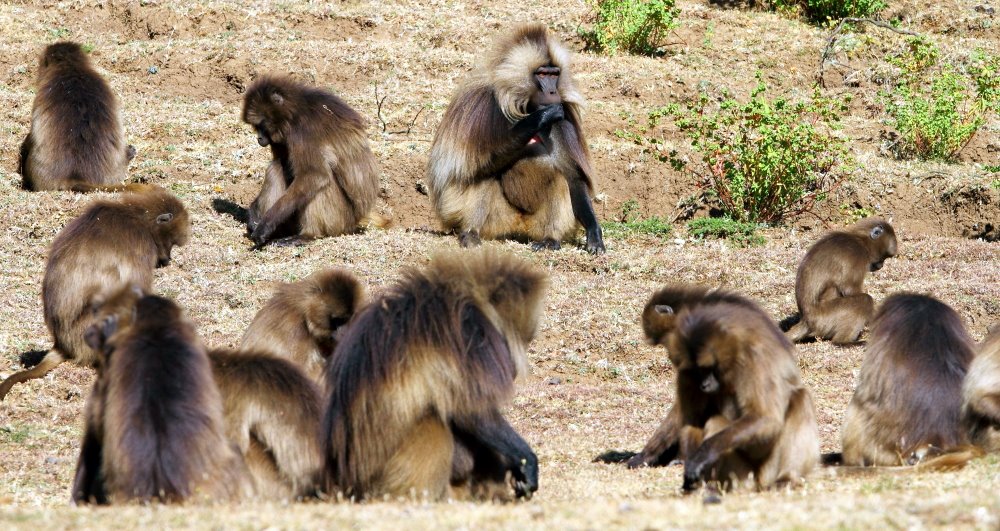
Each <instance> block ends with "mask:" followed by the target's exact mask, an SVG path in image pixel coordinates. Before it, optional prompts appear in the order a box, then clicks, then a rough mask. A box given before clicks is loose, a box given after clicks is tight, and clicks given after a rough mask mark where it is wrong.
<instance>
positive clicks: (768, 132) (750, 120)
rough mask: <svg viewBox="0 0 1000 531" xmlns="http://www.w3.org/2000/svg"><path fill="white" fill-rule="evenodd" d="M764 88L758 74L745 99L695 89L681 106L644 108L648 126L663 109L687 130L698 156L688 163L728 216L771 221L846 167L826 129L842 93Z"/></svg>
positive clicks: (794, 210) (841, 105)
mask: <svg viewBox="0 0 1000 531" xmlns="http://www.w3.org/2000/svg"><path fill="white" fill-rule="evenodd" d="M766 90H767V86H766V85H765V84H764V83H763V81H761V80H760V75H759V74H758V76H757V87H756V88H755V89H754V90H753V92H751V94H750V101H748V102H747V103H740V102H738V101H736V100H735V99H733V98H731V97H730V96H729V94H728V93H727V92H723V95H722V99H721V102H720V103H718V104H716V98H712V97H710V96H709V94H708V93H707V92H706V91H702V92H701V93H700V95H699V97H698V98H697V99H696V100H695V101H693V102H688V103H686V104H685V106H684V108H683V109H682V108H681V107H680V106H679V105H668V106H666V107H664V108H662V109H659V110H656V111H653V113H651V114H650V127H654V126H655V125H656V124H657V122H658V121H659V120H660V119H661V118H662V117H664V116H670V117H672V118H673V119H674V123H675V124H676V125H677V127H678V128H679V129H680V130H681V131H683V132H685V133H686V134H687V136H688V138H689V139H690V140H691V146H692V148H693V149H694V150H695V151H696V152H698V153H699V154H700V159H701V160H700V163H699V164H696V165H695V167H694V169H691V170H690V171H691V172H692V173H694V174H695V175H696V176H698V177H699V178H700V179H701V180H702V183H703V185H704V186H706V187H707V188H708V191H709V192H710V193H711V194H712V195H714V196H715V198H716V199H717V200H718V202H719V203H720V208H721V209H722V211H723V213H724V214H725V215H727V216H729V217H730V218H732V219H734V220H736V221H748V222H752V223H774V222H778V221H780V220H781V219H783V218H785V217H787V216H792V215H797V214H801V213H803V212H807V211H810V210H811V209H812V207H813V205H814V203H815V202H816V201H817V200H823V199H825V198H826V195H827V193H828V192H829V191H830V190H831V189H833V187H835V186H837V185H839V183H840V182H841V181H842V180H843V178H844V176H845V174H846V171H847V168H846V160H847V154H846V148H845V147H844V141H843V140H841V139H840V138H838V137H836V136H833V135H832V134H831V129H833V128H835V127H836V126H837V124H838V122H839V119H840V115H841V114H842V113H843V112H844V111H846V109H847V100H833V99H825V98H821V97H820V96H819V93H818V92H816V93H814V94H813V96H812V98H811V99H809V100H804V101H797V102H792V101H789V100H787V99H785V98H782V97H777V98H775V99H773V100H772V99H768V98H767V97H765V95H764V93H765V91H766ZM646 140H648V141H649V142H650V143H652V144H656V143H659V140H657V139H646ZM661 160H666V161H668V162H670V163H671V164H672V165H673V166H674V168H675V169H683V168H687V167H688V164H687V163H686V162H685V161H682V160H680V159H679V158H678V156H677V154H676V152H671V153H670V155H669V156H666V157H661Z"/></svg>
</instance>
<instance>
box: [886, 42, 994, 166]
mask: <svg viewBox="0 0 1000 531" xmlns="http://www.w3.org/2000/svg"><path fill="white" fill-rule="evenodd" d="M940 55H941V54H940V51H939V50H938V48H937V47H936V46H935V45H934V44H933V43H932V42H930V41H929V40H927V39H926V38H923V37H915V38H912V39H910V40H909V41H908V43H907V47H906V49H905V50H903V51H902V52H897V53H892V54H890V55H889V56H888V57H887V58H886V59H887V61H888V62H889V63H890V64H892V65H893V66H895V67H897V68H898V69H899V76H898V78H897V80H896V82H895V83H894V85H893V87H892V88H891V89H889V90H886V91H883V92H882V93H881V98H882V101H883V103H884V104H885V108H886V112H887V113H888V114H889V116H890V118H891V119H892V121H893V126H894V127H895V128H896V130H897V131H899V134H900V143H899V144H898V146H897V147H896V149H895V151H896V154H897V156H900V157H904V158H907V157H912V156H916V157H918V158H921V159H929V160H944V161H950V160H954V159H955V158H956V157H957V156H958V154H959V152H961V151H962V149H963V148H964V147H965V146H966V145H968V143H969V141H970V140H972V137H973V136H974V135H975V134H976V132H977V131H979V128H980V127H982V125H983V124H984V123H986V118H987V116H988V115H990V114H994V113H997V112H998V111H1000V56H994V55H988V54H983V53H978V52H977V53H973V54H972V56H971V57H970V60H969V62H968V64H965V65H956V64H955V62H954V61H941V60H940Z"/></svg>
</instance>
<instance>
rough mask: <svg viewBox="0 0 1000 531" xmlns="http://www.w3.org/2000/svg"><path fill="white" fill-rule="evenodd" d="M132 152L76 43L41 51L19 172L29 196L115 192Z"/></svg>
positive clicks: (111, 100) (106, 91)
mask: <svg viewBox="0 0 1000 531" xmlns="http://www.w3.org/2000/svg"><path fill="white" fill-rule="evenodd" d="M134 156H135V148H134V147H132V146H130V145H126V144H125V130H124V128H122V123H121V117H120V115H119V109H118V101H117V100H116V99H115V95H114V94H113V93H112V92H111V87H109V86H108V83H107V82H106V81H104V78H102V77H101V75H100V74H98V73H97V71H96V70H94V68H93V67H92V66H91V65H90V60H89V59H87V54H86V53H84V51H83V49H82V48H81V47H80V45H79V44H77V43H75V42H57V43H55V44H51V45H49V46H48V47H46V48H45V52H43V53H42V57H41V60H40V61H39V64H38V79H37V92H36V94H35V102H34V104H33V105H32V108H31V131H29V132H28V136H27V137H26V138H25V139H24V143H22V144H21V156H20V161H19V167H18V172H19V173H20V174H21V177H22V178H23V181H22V183H21V184H22V186H23V187H24V188H25V189H28V190H75V191H78V192H88V191H91V190H93V189H97V188H99V189H108V190H114V189H118V188H122V187H119V186H116V185H119V184H120V183H121V182H122V181H123V180H125V176H126V175H125V173H126V170H127V168H128V162H129V161H130V160H132V157H134Z"/></svg>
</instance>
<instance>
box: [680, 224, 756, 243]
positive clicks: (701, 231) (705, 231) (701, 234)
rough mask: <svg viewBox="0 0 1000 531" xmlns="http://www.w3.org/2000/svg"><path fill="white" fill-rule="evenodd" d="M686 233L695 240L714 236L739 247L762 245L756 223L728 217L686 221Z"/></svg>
mask: <svg viewBox="0 0 1000 531" xmlns="http://www.w3.org/2000/svg"><path fill="white" fill-rule="evenodd" d="M687 230H688V235H689V236H691V237H692V238H695V239H697V240H704V239H707V238H715V239H719V240H728V241H730V242H732V243H734V244H736V245H739V246H740V247H750V246H753V245H762V244H763V243H764V237H763V236H761V235H759V234H757V225H755V224H753V223H741V222H739V221H733V220H732V219H730V218H698V219H692V220H691V221H689V222H688V223H687Z"/></svg>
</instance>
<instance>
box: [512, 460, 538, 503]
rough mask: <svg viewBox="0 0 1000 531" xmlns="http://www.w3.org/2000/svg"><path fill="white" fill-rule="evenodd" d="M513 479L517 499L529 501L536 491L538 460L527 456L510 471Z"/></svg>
mask: <svg viewBox="0 0 1000 531" xmlns="http://www.w3.org/2000/svg"><path fill="white" fill-rule="evenodd" d="M512 475H513V477H514V494H516V495H517V497H518V498H525V499H528V500H530V499H531V495H532V494H534V492H535V491H536V490H538V458H537V457H535V454H533V453H532V454H528V455H527V456H526V457H522V458H521V462H520V463H519V464H518V466H517V467H516V468H514V470H513V471H512Z"/></svg>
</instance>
